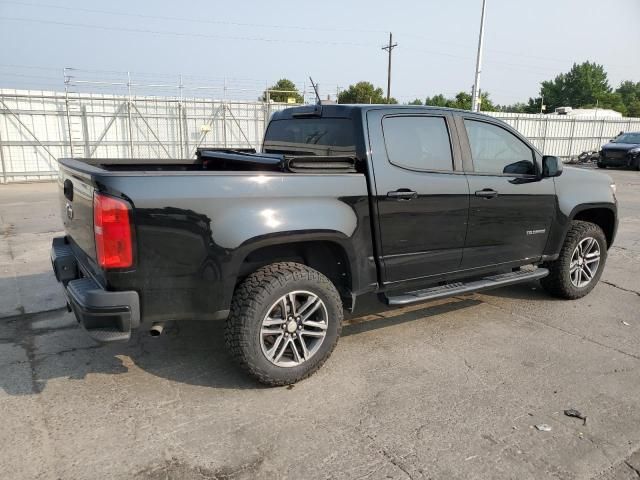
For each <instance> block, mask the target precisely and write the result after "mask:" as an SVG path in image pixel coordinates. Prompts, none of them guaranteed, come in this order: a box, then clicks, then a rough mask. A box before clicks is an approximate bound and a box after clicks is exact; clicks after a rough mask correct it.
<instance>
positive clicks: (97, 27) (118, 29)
mask: <svg viewBox="0 0 640 480" xmlns="http://www.w3.org/2000/svg"><path fill="white" fill-rule="evenodd" d="M0 20H9V21H14V22H27V23H42V24H48V25H58V26H63V27H73V28H88V29H92V30H108V31H116V32H127V33H143V34H152V35H167V36H172V37H195V38H215V39H219V40H246V41H256V42H272V43H298V44H304V45H348V46H353V47H371V46H373V44H367V43H357V42H337V41H321V40H299V39H291V38H286V39H282V38H267V37H241V36H230V35H211V34H206V33H197V32H190V33H185V32H174V31H169V30H148V29H141V28H126V27H111V26H106V25H95V24H88V23H75V22H60V21H55V20H42V19H36V18H21V17H0Z"/></svg>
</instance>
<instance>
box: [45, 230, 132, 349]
mask: <svg viewBox="0 0 640 480" xmlns="http://www.w3.org/2000/svg"><path fill="white" fill-rule="evenodd" d="M51 265H52V267H53V272H54V273H55V276H56V279H57V280H58V282H60V283H61V284H62V286H63V288H64V293H65V296H66V297H67V303H68V305H69V307H70V309H71V310H72V311H73V313H74V314H75V316H76V319H77V320H78V323H80V325H82V326H83V327H84V329H85V330H86V331H87V333H88V334H89V335H90V336H91V337H92V338H93V339H94V340H96V341H98V342H101V343H109V342H119V341H120V342H121V341H127V340H129V338H130V337H131V331H132V330H133V329H134V328H137V327H138V326H139V325H140V299H139V297H138V293H137V292H135V291H124V292H110V291H107V290H105V289H104V288H103V287H102V286H101V285H100V284H98V283H97V282H96V281H95V280H93V279H92V278H90V277H88V276H83V275H82V269H81V267H80V265H79V263H78V261H77V259H76V257H75V256H74V254H73V250H72V249H71V246H70V245H69V244H68V243H67V241H66V239H65V237H57V238H54V239H53V243H52V245H51Z"/></svg>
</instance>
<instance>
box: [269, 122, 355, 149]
mask: <svg viewBox="0 0 640 480" xmlns="http://www.w3.org/2000/svg"><path fill="white" fill-rule="evenodd" d="M355 143H356V142H355V136H354V133H353V122H352V121H351V120H350V119H346V118H295V119H290V120H273V121H272V122H271V123H270V124H269V128H267V133H265V136H264V147H263V150H264V153H282V154H289V155H322V156H335V155H340V156H355V155H356V147H355Z"/></svg>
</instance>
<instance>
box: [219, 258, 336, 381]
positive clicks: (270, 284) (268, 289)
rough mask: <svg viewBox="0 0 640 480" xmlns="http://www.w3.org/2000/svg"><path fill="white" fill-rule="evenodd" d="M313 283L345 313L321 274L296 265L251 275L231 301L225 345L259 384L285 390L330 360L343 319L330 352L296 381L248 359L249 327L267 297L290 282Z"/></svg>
mask: <svg viewBox="0 0 640 480" xmlns="http://www.w3.org/2000/svg"><path fill="white" fill-rule="evenodd" d="M292 280H293V281H299V280H310V281H312V282H314V283H317V284H319V285H320V286H324V287H326V288H325V289H324V290H325V291H326V292H328V293H329V295H330V297H331V301H333V302H335V305H337V306H339V308H340V309H342V300H341V299H340V295H339V294H338V291H337V290H336V288H335V286H334V285H333V283H332V282H331V281H330V280H329V279H328V278H327V277H326V276H324V275H323V274H322V273H320V272H318V271H317V270H314V269H312V268H310V267H307V266H306V265H303V264H300V263H294V262H279V263H272V264H270V265H266V266H264V267H262V268H260V269H258V270H256V271H255V272H254V273H252V274H251V275H249V276H248V277H247V278H246V279H245V280H244V281H243V282H242V283H241V284H240V285H239V286H238V287H237V288H236V291H235V293H234V295H233V299H232V301H231V309H230V313H229V317H228V318H227V324H226V330H225V342H226V344H227V349H228V351H229V352H230V354H231V356H232V357H233V358H234V359H235V361H236V362H237V363H238V364H239V365H240V367H241V368H242V369H243V370H244V371H245V372H247V373H249V374H250V375H251V376H253V377H254V378H256V379H257V380H258V381H259V382H260V383H263V384H265V385H269V386H282V385H289V384H291V383H295V382H297V381H300V380H303V379H305V378H308V377H309V376H311V375H312V374H314V373H315V372H316V371H317V370H318V369H319V368H320V367H321V366H322V365H323V364H324V362H325V361H326V360H327V359H328V358H329V357H330V356H331V353H332V352H333V349H334V348H335V346H336V344H337V338H339V337H340V332H341V330H342V321H341V320H342V319H341V318H340V319H337V320H338V322H339V324H338V332H337V333H338V337H337V338H336V341H334V342H333V345H332V346H331V349H330V350H329V351H328V353H327V354H326V355H324V357H323V358H322V359H320V361H318V362H317V363H316V364H315V365H313V367H312V368H310V369H309V370H308V371H306V372H304V373H303V374H302V375H301V376H297V377H295V378H293V379H291V378H288V379H285V378H274V377H273V376H270V375H268V374H267V373H265V372H264V371H263V370H262V369H260V368H259V367H258V366H257V365H256V363H255V362H254V359H252V358H251V355H248V354H247V352H248V348H247V344H248V342H249V338H250V331H249V324H250V322H253V321H255V318H256V316H257V315H258V310H259V309H260V307H261V306H263V305H264V303H265V301H266V299H267V297H268V296H269V295H270V294H272V293H273V292H274V291H275V290H276V289H277V288H278V287H284V286H286V284H287V283H289V282H291V281H292Z"/></svg>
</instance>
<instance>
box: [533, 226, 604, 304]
mask: <svg viewBox="0 0 640 480" xmlns="http://www.w3.org/2000/svg"><path fill="white" fill-rule="evenodd" d="M606 259H607V239H606V238H605V236H604V232H603V231H602V229H601V228H600V227H599V226H598V225H596V224H594V223H590V222H583V221H579V220H574V221H573V222H571V228H570V229H569V232H568V233H567V237H566V238H565V241H564V245H563V246H562V250H561V251H560V256H559V257H558V259H557V260H555V261H553V262H548V263H547V264H546V265H545V266H546V267H547V268H548V269H549V275H548V276H547V277H545V278H543V279H542V280H541V281H540V283H541V284H542V286H543V287H544V289H545V290H547V291H548V292H549V293H551V294H552V295H554V296H556V297H560V298H567V299H576V298H581V297H584V296H585V295H586V294H587V293H589V292H590V291H591V290H593V287H595V286H596V284H597V283H598V280H600V276H601V275H602V270H603V269H604V263H605V261H606Z"/></svg>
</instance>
